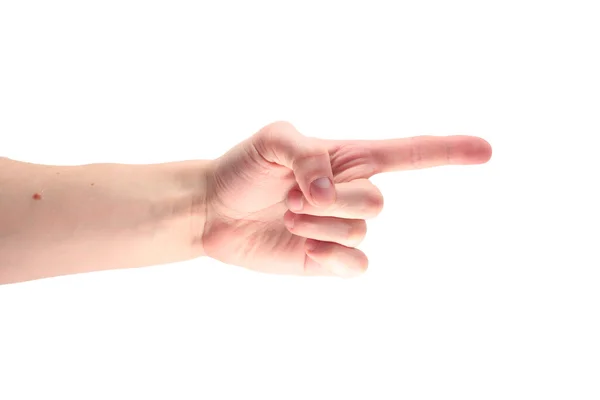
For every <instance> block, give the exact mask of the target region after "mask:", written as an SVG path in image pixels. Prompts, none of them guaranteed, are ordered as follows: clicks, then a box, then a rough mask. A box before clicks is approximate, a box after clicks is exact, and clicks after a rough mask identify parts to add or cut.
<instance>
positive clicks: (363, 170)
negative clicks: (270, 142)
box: [204, 141, 375, 274]
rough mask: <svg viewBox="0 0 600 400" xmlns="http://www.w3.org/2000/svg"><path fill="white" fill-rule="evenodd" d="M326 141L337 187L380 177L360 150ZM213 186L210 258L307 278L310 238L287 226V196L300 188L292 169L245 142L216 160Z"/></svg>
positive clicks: (208, 240) (207, 242) (209, 214)
mask: <svg viewBox="0 0 600 400" xmlns="http://www.w3.org/2000/svg"><path fill="white" fill-rule="evenodd" d="M321 142H322V143H327V144H328V145H327V148H328V149H329V154H330V158H331V164H332V170H333V174H334V182H335V183H341V182H349V181H352V180H354V179H360V178H369V177H370V176H372V175H373V174H374V172H375V169H374V167H373V165H374V164H373V163H372V162H371V160H369V154H367V152H365V151H364V150H363V149H362V148H361V147H360V146H357V145H353V144H339V143H337V142H326V141H321ZM209 185H210V189H209V193H210V197H209V199H208V207H207V208H208V210H207V225H206V228H205V233H204V238H205V239H204V250H205V252H206V254H207V255H208V256H210V257H212V258H215V259H218V260H220V261H222V262H225V263H228V264H234V265H240V266H244V267H247V268H251V269H253V270H258V271H263V272H277V273H287V274H300V273H302V271H303V268H304V262H305V251H304V242H305V241H306V239H305V238H303V237H300V236H296V235H293V234H292V233H290V232H289V231H288V230H287V229H286V227H285V226H284V224H283V215H284V213H285V212H286V210H287V208H286V205H285V196H286V195H287V193H288V192H289V191H290V190H291V189H292V188H294V187H295V186H297V183H296V179H295V177H294V174H293V172H292V171H291V170H290V169H288V168H286V167H283V166H281V165H278V164H274V163H270V162H268V161H266V160H265V159H263V158H262V157H261V156H260V155H259V154H258V153H256V152H255V151H254V149H253V148H252V146H250V145H249V143H248V142H244V143H242V144H240V145H239V146H237V147H235V148H234V149H232V150H231V151H230V152H229V153H227V154H225V155H224V156H223V157H221V158H219V159H217V160H215V167H214V171H213V174H212V177H211V179H210V182H209Z"/></svg>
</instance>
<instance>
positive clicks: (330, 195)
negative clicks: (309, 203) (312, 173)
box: [310, 178, 335, 205]
mask: <svg viewBox="0 0 600 400" xmlns="http://www.w3.org/2000/svg"><path fill="white" fill-rule="evenodd" d="M310 195H311V196H312V198H313V200H314V201H315V202H316V203H317V204H318V205H329V204H330V203H332V202H333V201H334V198H335V191H334V188H333V183H331V180H330V179H329V178H318V179H315V180H314V181H313V182H312V184H311V185H310Z"/></svg>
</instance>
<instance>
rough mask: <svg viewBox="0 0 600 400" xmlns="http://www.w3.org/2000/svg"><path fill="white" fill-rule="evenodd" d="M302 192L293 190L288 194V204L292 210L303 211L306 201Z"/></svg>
mask: <svg viewBox="0 0 600 400" xmlns="http://www.w3.org/2000/svg"><path fill="white" fill-rule="evenodd" d="M302 197H303V196H302V192H299V191H297V190H294V191H291V192H290V194H289V195H288V206H289V207H290V210H291V211H301V210H302V206H304V204H303V203H304V201H303V200H302Z"/></svg>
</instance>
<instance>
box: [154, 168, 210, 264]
mask: <svg viewBox="0 0 600 400" xmlns="http://www.w3.org/2000/svg"><path fill="white" fill-rule="evenodd" d="M161 167H162V168H165V171H167V173H168V174H169V176H170V178H169V180H171V182H175V183H176V187H177V188H178V190H177V194H176V195H175V196H172V197H171V198H168V199H165V202H166V203H167V204H169V205H168V207H169V208H170V209H171V210H172V214H171V216H170V217H169V218H170V219H172V220H173V224H174V225H175V226H174V227H173V225H170V224H165V226H170V227H172V229H173V232H175V234H176V235H177V236H179V237H180V238H181V241H182V244H183V248H184V249H185V250H184V251H185V252H186V253H187V254H181V255H179V256H178V257H177V258H178V259H182V260H183V259H193V258H197V257H201V256H204V255H205V253H204V245H203V240H202V239H203V236H204V228H205V224H206V200H207V186H208V185H207V181H208V176H209V174H210V171H211V167H212V162H211V161H210V160H192V161H181V162H174V163H167V164H161ZM168 229H171V228H168Z"/></svg>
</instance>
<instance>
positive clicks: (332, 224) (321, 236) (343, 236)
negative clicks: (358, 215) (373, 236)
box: [283, 211, 367, 247]
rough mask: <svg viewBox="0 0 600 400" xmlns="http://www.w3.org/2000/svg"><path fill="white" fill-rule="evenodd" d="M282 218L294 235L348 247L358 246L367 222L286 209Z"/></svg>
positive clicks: (365, 230)
mask: <svg viewBox="0 0 600 400" xmlns="http://www.w3.org/2000/svg"><path fill="white" fill-rule="evenodd" d="M283 220H284V223H285V226H286V227H287V229H288V230H289V231H290V232H291V233H293V234H294V235H297V236H302V237H305V238H309V239H316V240H322V241H327V242H336V243H339V244H342V245H344V246H348V247H356V246H358V245H359V243H360V242H361V241H362V240H363V239H364V237H365V235H366V233H367V224H366V222H365V220H363V219H344V218H336V217H317V216H314V215H303V214H294V213H293V212H291V211H288V212H286V213H285V215H284V217H283Z"/></svg>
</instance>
